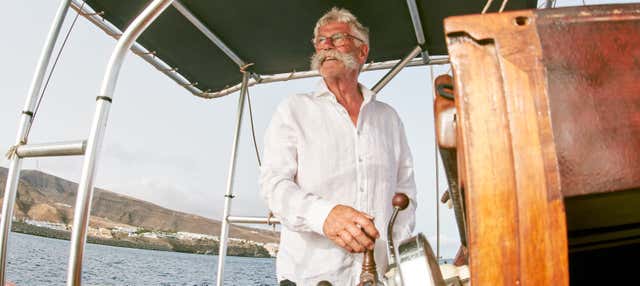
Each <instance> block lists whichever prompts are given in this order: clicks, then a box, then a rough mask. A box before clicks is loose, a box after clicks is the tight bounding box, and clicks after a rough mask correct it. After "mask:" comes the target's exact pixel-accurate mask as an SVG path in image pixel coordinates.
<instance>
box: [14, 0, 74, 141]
mask: <svg viewBox="0 0 640 286" xmlns="http://www.w3.org/2000/svg"><path fill="white" fill-rule="evenodd" d="M84 4H85V2H82V5H80V9H79V10H78V11H82V8H83V7H84ZM78 17H80V12H78V13H77V14H76V16H75V17H74V18H73V22H71V26H69V30H68V31H67V34H66V35H65V36H64V41H62V45H61V46H60V49H59V50H58V54H57V55H56V59H55V60H54V61H53V65H52V66H51V70H50V71H49V75H48V76H47V81H45V83H44V87H43V88H42V92H41V93H40V96H38V101H37V103H36V106H35V108H34V110H33V116H31V124H29V125H28V126H27V132H26V133H25V140H24V141H26V140H27V138H28V137H29V132H31V126H33V122H34V120H35V119H36V114H37V113H38V109H40V104H41V103H42V99H43V98H44V94H45V92H46V91H47V87H48V86H49V81H50V80H51V76H53V72H54V71H55V69H56V66H57V65H58V60H60V56H61V55H62V51H63V50H64V47H65V45H66V44H67V40H69V36H70V35H71V31H73V27H74V26H75V25H76V22H77V21H78Z"/></svg>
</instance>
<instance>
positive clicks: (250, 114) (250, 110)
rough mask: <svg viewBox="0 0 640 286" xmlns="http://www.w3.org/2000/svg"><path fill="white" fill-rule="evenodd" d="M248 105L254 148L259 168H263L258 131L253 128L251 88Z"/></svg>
mask: <svg viewBox="0 0 640 286" xmlns="http://www.w3.org/2000/svg"><path fill="white" fill-rule="evenodd" d="M247 103H249V122H250V123H251V138H253V147H254V148H255V149H256V159H258V167H261V166H262V162H261V161H260V152H259V151H258V143H257V142H256V130H255V128H254V126H253V108H251V95H249V87H247Z"/></svg>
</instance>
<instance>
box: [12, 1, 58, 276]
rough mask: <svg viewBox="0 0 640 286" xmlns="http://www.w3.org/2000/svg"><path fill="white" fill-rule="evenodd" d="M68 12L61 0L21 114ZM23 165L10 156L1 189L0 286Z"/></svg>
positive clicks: (22, 131) (23, 126) (23, 131)
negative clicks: (7, 170) (7, 171)
mask: <svg viewBox="0 0 640 286" xmlns="http://www.w3.org/2000/svg"><path fill="white" fill-rule="evenodd" d="M68 9H69V0H62V1H60V4H59V5H58V10H57V11H56V15H55V16H54V18H53V23H52V24H51V28H50V29H49V33H48V34H47V39H46V41H45V44H44V47H43V49H42V52H41V54H40V59H39V60H38V65H37V66H36V71H35V74H34V76H33V79H32V81H31V85H30V87H29V93H28V95H27V99H26V102H25V105H24V109H23V110H24V111H26V112H33V109H34V106H35V103H36V101H37V98H38V95H39V93H40V89H41V88H42V82H43V79H44V74H45V72H46V70H47V67H48V66H49V60H50V59H51V54H52V52H53V48H54V46H55V43H56V40H57V39H58V35H59V34H60V28H61V27H62V23H63V22H64V18H65V16H66V15H67V10H68ZM31 119H32V115H30V114H28V113H25V112H23V113H22V115H20V125H19V126H18V134H17V136H16V141H15V142H16V143H15V144H16V146H19V145H20V144H23V142H26V141H27V136H28V135H29V134H28V133H27V132H28V130H29V128H30V126H31V124H32V120H31ZM21 166H22V160H21V159H20V157H18V156H13V157H12V158H11V162H10V163H9V173H8V174H7V184H6V186H5V189H4V199H3V201H2V219H1V220H0V228H1V229H2V232H1V233H0V248H1V249H0V285H4V284H5V278H6V277H5V267H6V265H7V241H8V239H9V231H10V230H11V219H12V218H13V205H14V203H15V200H16V193H17V191H18V183H19V178H20V168H21Z"/></svg>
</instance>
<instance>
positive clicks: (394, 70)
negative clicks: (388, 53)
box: [371, 46, 422, 93]
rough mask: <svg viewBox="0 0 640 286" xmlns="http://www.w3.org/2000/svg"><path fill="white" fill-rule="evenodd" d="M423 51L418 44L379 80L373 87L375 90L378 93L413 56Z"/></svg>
mask: <svg viewBox="0 0 640 286" xmlns="http://www.w3.org/2000/svg"><path fill="white" fill-rule="evenodd" d="M421 52H422V48H420V46H416V47H415V48H413V50H412V51H411V52H410V53H409V54H408V55H407V56H406V57H404V59H402V60H401V61H399V62H398V63H397V64H396V66H394V67H393V68H392V69H391V70H390V71H389V72H388V73H387V74H385V75H384V76H383V77H382V79H380V81H378V82H377V83H376V84H375V85H374V86H373V88H372V89H371V90H372V91H373V92H375V93H378V92H379V91H380V90H381V89H382V88H383V87H384V86H385V85H387V83H389V82H390V81H391V79H393V78H394V77H395V76H396V75H397V74H398V73H399V72H400V71H401V70H402V69H403V68H404V67H405V66H407V64H409V63H410V62H411V60H412V59H413V58H415V57H416V56H417V55H419V54H420V53H421Z"/></svg>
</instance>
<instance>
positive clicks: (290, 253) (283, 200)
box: [260, 80, 416, 286]
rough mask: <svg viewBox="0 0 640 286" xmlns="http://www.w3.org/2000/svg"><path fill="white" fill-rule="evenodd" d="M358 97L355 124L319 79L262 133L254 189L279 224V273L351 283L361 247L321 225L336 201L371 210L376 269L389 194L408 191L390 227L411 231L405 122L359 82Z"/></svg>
mask: <svg viewBox="0 0 640 286" xmlns="http://www.w3.org/2000/svg"><path fill="white" fill-rule="evenodd" d="M360 89H361V91H362V94H363V96H364V101H363V103H362V106H361V107H360V114H359V117H358V121H357V126H354V124H353V122H352V121H351V118H350V117H349V115H348V113H347V111H346V109H345V108H344V107H343V106H342V105H340V104H339V103H338V102H337V100H336V97H335V95H333V93H331V91H329V89H328V88H327V86H326V85H325V83H324V81H323V80H321V81H320V83H319V84H318V86H317V89H316V91H315V92H313V93H306V94H297V95H294V96H290V97H288V98H287V99H286V100H284V102H282V103H281V104H280V105H279V107H278V108H277V110H276V112H275V114H274V115H273V118H272V120H271V123H270V124H269V127H268V128H267V131H266V135H265V140H264V160H263V162H262V167H261V170H260V171H261V172H260V193H261V195H262V196H263V197H264V199H265V200H266V202H267V204H268V206H269V208H270V209H271V211H272V212H273V213H274V215H275V216H276V217H278V218H280V220H281V223H282V225H283V227H282V229H281V235H280V248H279V251H278V257H277V262H276V272H277V277H278V281H282V280H285V279H289V280H291V281H293V282H295V283H296V284H297V285H298V286H306V285H311V286H316V284H317V283H318V282H320V281H322V280H326V281H329V282H331V283H332V284H333V285H334V286H342V285H356V284H357V283H358V282H359V281H358V280H359V277H358V276H359V275H360V272H361V267H362V257H363V254H362V253H355V254H352V253H349V252H348V251H346V250H344V249H343V248H341V247H340V246H338V245H337V244H335V243H334V242H332V241H331V240H329V239H328V238H326V237H325V236H324V233H323V231H322V228H323V224H324V221H325V219H326V218H327V215H328V214H329V212H330V211H331V209H332V208H333V207H335V206H336V205H338V204H342V205H347V206H351V207H353V208H355V209H357V210H360V211H363V212H365V213H368V214H369V215H371V216H373V217H374V218H375V219H374V223H375V225H376V228H377V229H378V231H379V232H380V239H377V240H376V247H375V256H376V257H375V258H376V263H377V266H378V274H379V275H383V274H384V273H385V271H386V270H387V269H386V268H387V267H386V266H387V251H386V247H385V246H386V242H387V237H386V236H387V235H386V233H387V223H388V220H389V218H390V217H391V213H392V212H393V207H392V205H391V199H392V197H393V195H394V193H395V192H403V193H405V194H407V195H408V196H409V198H410V199H411V203H410V206H409V207H408V208H407V209H406V210H404V211H402V212H401V213H400V215H399V216H398V218H397V221H396V224H395V228H394V240H395V241H396V242H399V241H400V240H402V239H405V238H407V237H409V236H410V235H411V233H412V232H413V228H414V225H415V209H416V203H415V202H416V187H415V181H414V177H413V162H412V158H411V152H410V151H409V146H408V144H407V140H406V136H405V133H404V127H403V125H402V122H401V121H400V118H399V117H398V115H397V113H396V112H395V110H393V108H391V107H390V106H389V105H387V104H385V103H382V102H379V101H377V100H376V99H375V95H374V93H373V92H372V91H371V90H369V89H367V88H365V87H364V86H362V85H360Z"/></svg>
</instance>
